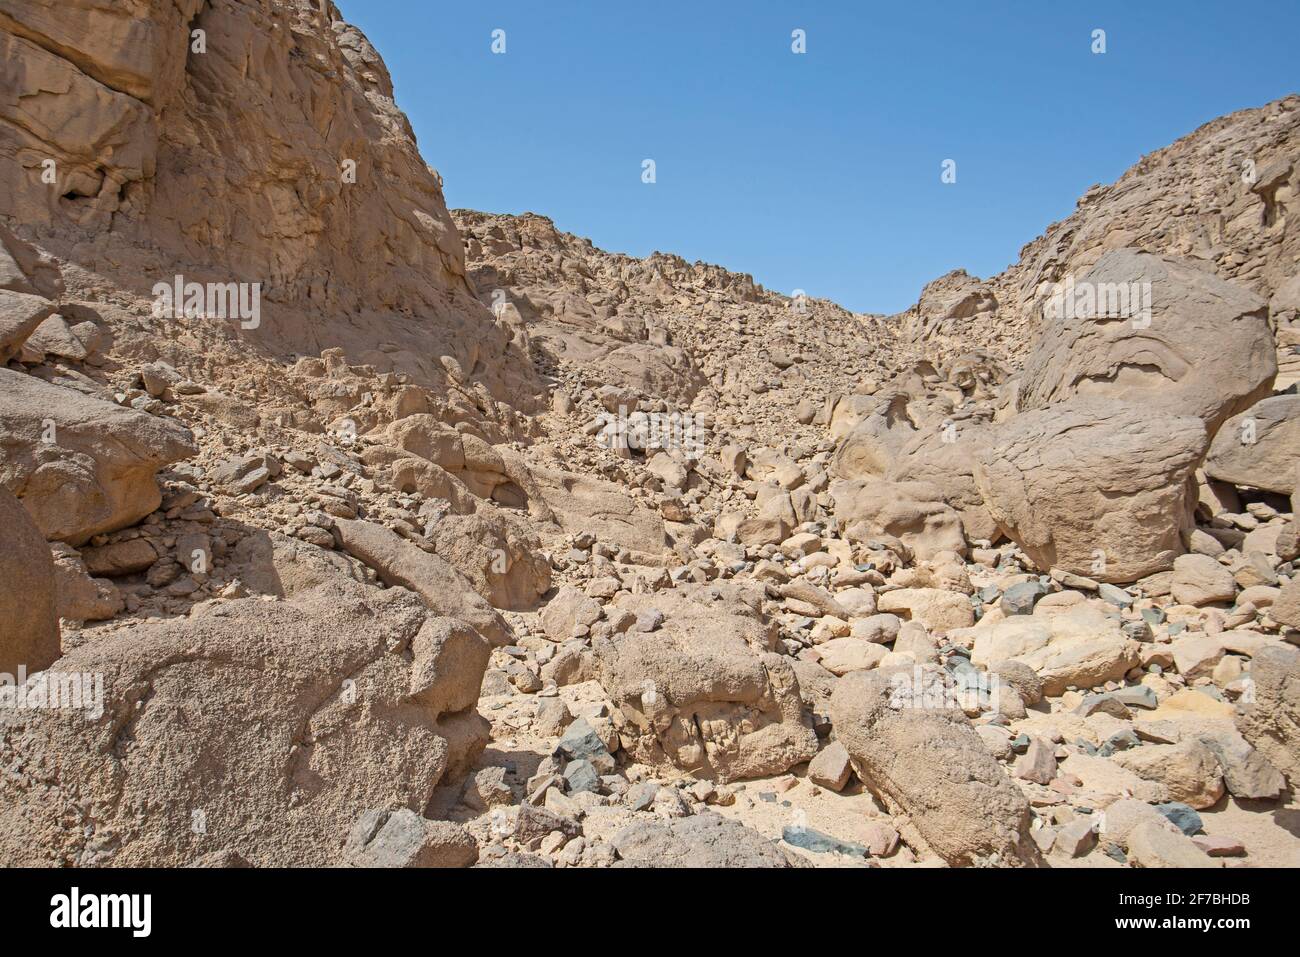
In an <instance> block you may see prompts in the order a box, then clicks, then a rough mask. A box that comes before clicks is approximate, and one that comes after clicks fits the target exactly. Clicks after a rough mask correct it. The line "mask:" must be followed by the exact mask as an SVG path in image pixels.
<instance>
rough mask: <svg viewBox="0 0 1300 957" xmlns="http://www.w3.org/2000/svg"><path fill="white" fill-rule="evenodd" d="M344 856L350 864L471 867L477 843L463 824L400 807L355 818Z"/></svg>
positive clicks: (360, 865)
mask: <svg viewBox="0 0 1300 957" xmlns="http://www.w3.org/2000/svg"><path fill="white" fill-rule="evenodd" d="M343 857H344V859H345V860H346V861H347V863H349V864H350V865H352V866H353V867H470V866H472V865H473V864H474V862H475V861H477V860H478V844H477V842H475V840H474V837H473V835H471V834H470V833H469V831H468V830H467V829H466V828H465V826H464V825H462V824H453V823H451V822H450V821H430V820H428V819H427V818H423V817H420V816H419V815H418V814H416V813H415V812H414V811H412V810H410V809H409V808H404V807H399V808H395V809H392V810H387V809H386V810H369V811H365V812H364V813H363V814H362V815H361V816H360V817H359V818H357V823H356V824H355V825H353V827H352V830H351V831H349V832H348V839H347V842H346V843H345V844H344V845H343Z"/></svg>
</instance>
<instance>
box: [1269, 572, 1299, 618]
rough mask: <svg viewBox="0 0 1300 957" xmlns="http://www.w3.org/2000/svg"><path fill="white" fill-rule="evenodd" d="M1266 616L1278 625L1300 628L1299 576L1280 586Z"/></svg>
mask: <svg viewBox="0 0 1300 957" xmlns="http://www.w3.org/2000/svg"><path fill="white" fill-rule="evenodd" d="M1268 614H1269V617H1270V618H1272V619H1273V620H1274V621H1276V622H1278V623H1280V624H1283V625H1286V626H1288V627H1290V628H1300V576H1296V577H1295V578H1292V579H1291V580H1290V581H1289V582H1287V583H1286V584H1285V585H1283V586H1282V590H1281V591H1280V592H1279V593H1278V595H1277V597H1276V598H1275V599H1274V600H1273V605H1272V607H1271V608H1270V609H1269V612H1268Z"/></svg>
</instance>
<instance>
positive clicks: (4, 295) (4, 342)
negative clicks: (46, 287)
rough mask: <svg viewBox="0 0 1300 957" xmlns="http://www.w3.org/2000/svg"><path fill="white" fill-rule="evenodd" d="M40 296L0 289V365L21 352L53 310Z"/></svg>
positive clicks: (51, 304) (51, 305) (50, 303)
mask: <svg viewBox="0 0 1300 957" xmlns="http://www.w3.org/2000/svg"><path fill="white" fill-rule="evenodd" d="M55 308H56V307H55V305H54V303H52V302H50V301H48V300H47V299H45V298H43V297H41V296H32V295H28V294H26V293H21V292H12V291H9V290H5V289H0V365H4V364H5V363H7V362H8V361H9V360H10V359H12V358H13V357H14V356H16V355H18V353H19V352H20V351H21V350H22V348H23V344H24V343H25V342H26V341H27V340H28V338H29V337H30V336H31V334H32V333H33V332H35V331H36V328H37V327H38V326H40V324H41V323H42V322H44V321H45V319H46V317H47V316H49V315H50V314H51V313H53V312H54V310H55Z"/></svg>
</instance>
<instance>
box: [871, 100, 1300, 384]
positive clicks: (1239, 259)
mask: <svg viewBox="0 0 1300 957" xmlns="http://www.w3.org/2000/svg"><path fill="white" fill-rule="evenodd" d="M1297 151H1300V97H1297V96H1288V97H1285V98H1283V99H1280V100H1277V101H1275V102H1273V103H1270V104H1268V105H1267V106H1264V107H1260V108H1258V109H1250V110H1242V111H1240V112H1237V113H1233V114H1230V115H1228V116H1222V117H1219V118H1218V119H1216V120H1212V121H1210V122H1209V123H1206V124H1205V125H1204V126H1202V127H1200V128H1199V129H1197V130H1195V131H1194V132H1192V133H1189V134H1188V135H1187V136H1184V137H1183V138H1182V139H1180V140H1178V141H1177V142H1175V143H1173V144H1171V145H1170V146H1167V147H1165V148H1164V149H1160V150H1156V151H1155V152H1154V153H1151V154H1150V155H1148V156H1144V157H1143V158H1142V159H1141V160H1140V161H1139V162H1138V163H1137V164H1135V165H1134V166H1133V167H1132V168H1131V169H1129V170H1128V171H1127V172H1126V173H1125V174H1124V175H1123V176H1121V177H1120V178H1119V179H1118V180H1117V181H1116V182H1114V183H1112V184H1110V185H1101V184H1098V185H1096V186H1093V187H1092V188H1091V189H1089V190H1088V192H1087V193H1085V194H1084V195H1083V196H1082V197H1080V198H1079V201H1078V206H1077V208H1076V209H1075V211H1074V212H1073V213H1071V214H1070V215H1069V216H1068V217H1066V218H1065V219H1063V220H1061V221H1060V222H1058V223H1053V224H1052V225H1051V226H1049V227H1048V229H1047V231H1046V232H1045V233H1044V234H1043V235H1042V236H1040V237H1038V238H1037V239H1035V240H1033V241H1032V242H1030V243H1029V244H1028V245H1026V246H1025V247H1024V248H1023V249H1022V250H1021V251H1020V259H1019V261H1017V262H1015V263H1013V264H1012V265H1011V266H1009V267H1008V268H1007V269H1006V270H1005V271H1003V272H1001V273H999V274H998V275H996V276H993V277H991V278H990V279H988V280H984V281H981V280H980V279H978V278H976V277H973V276H970V275H967V274H966V273H965V272H963V271H961V270H958V271H956V272H952V273H949V274H948V275H945V276H943V277H941V278H939V279H936V280H935V281H934V282H932V283H930V284H929V285H928V286H926V288H925V289H924V290H923V291H922V293H921V297H920V299H919V301H918V302H917V304H916V305H915V306H913V307H912V308H911V309H910V310H908V311H907V312H905V313H903V314H902V315H900V316H898V317H895V318H896V320H897V321H898V322H900V324H901V325H902V326H903V327H904V328H905V329H906V330H907V332H906V335H907V337H908V338H909V339H910V340H912V341H914V342H916V343H917V344H918V345H919V346H921V347H922V348H923V349H924V351H925V352H926V354H927V355H928V356H929V357H931V358H939V357H941V356H943V355H951V354H954V353H961V352H965V351H966V350H968V349H969V348H970V347H971V345H972V344H975V345H979V346H982V347H984V348H987V349H989V350H990V351H992V352H994V353H995V354H996V355H998V356H999V357H1001V358H1004V359H1007V360H1010V361H1013V362H1015V361H1019V360H1022V359H1023V358H1024V357H1025V356H1026V355H1027V354H1028V352H1029V350H1030V349H1031V348H1032V346H1033V342H1034V338H1035V336H1036V335H1037V334H1038V332H1039V331H1040V320H1041V318H1042V306H1043V302H1044V299H1045V298H1047V296H1048V295H1050V290H1051V287H1052V285H1053V284H1057V283H1064V282H1065V281H1066V278H1067V277H1069V276H1074V277H1076V278H1077V277H1080V276H1082V275H1083V274H1084V273H1085V272H1087V271H1088V270H1089V269H1090V268H1091V267H1092V266H1093V265H1094V264H1095V263H1096V262H1097V260H1098V259H1099V258H1100V257H1101V256H1102V255H1103V254H1105V253H1106V252H1107V251H1109V250H1114V249H1121V248H1124V247H1126V246H1129V247H1136V248H1140V249H1145V250H1147V251H1150V252H1156V253H1164V254H1167V255H1170V256H1175V257H1178V258H1181V259H1186V260H1190V261H1192V262H1195V263H1196V264H1197V265H1198V266H1199V267H1200V268H1202V269H1205V270H1206V271H1209V272H1213V273H1214V274H1216V275H1218V276H1220V277H1222V278H1224V279H1231V280H1233V281H1234V282H1236V283H1238V284H1240V285H1242V286H1243V287H1245V288H1247V289H1249V290H1250V291H1252V292H1254V293H1256V294H1257V295H1259V296H1260V297H1262V298H1263V299H1264V300H1266V301H1269V300H1273V299H1274V297H1277V298H1276V301H1275V302H1273V312H1274V314H1275V315H1277V316H1278V317H1279V318H1280V320H1281V326H1280V328H1279V329H1278V348H1279V362H1280V363H1281V364H1282V365H1283V367H1284V370H1283V375H1282V378H1281V380H1280V383H1279V384H1280V385H1282V386H1286V385H1290V384H1291V383H1292V382H1295V381H1297V379H1300V359H1296V358H1294V357H1293V349H1292V347H1294V346H1296V345H1300V339H1298V338H1297V336H1300V333H1296V332H1294V331H1293V330H1291V328H1290V327H1291V325H1292V323H1293V322H1294V321H1295V314H1296V309H1297V306H1298V305H1300V288H1297V286H1296V283H1295V278H1294V277H1295V275H1296V263H1297V262H1300V227H1297V224H1296V216H1297V206H1296V204H1297V202H1300V169H1298V168H1297V163H1296V155H1297Z"/></svg>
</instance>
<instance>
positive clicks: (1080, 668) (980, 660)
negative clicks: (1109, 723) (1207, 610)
mask: <svg viewBox="0 0 1300 957" xmlns="http://www.w3.org/2000/svg"><path fill="white" fill-rule="evenodd" d="M971 633H972V634H973V635H974V637H975V643H974V649H973V651H972V653H971V661H972V662H974V663H975V664H976V665H981V666H984V667H987V668H990V669H991V668H992V666H993V664H994V663H1000V662H1003V661H1006V660H1011V661H1018V662H1020V663H1021V664H1024V665H1026V666H1027V667H1029V668H1030V669H1032V670H1033V671H1034V672H1035V673H1036V674H1037V675H1038V676H1039V678H1040V679H1041V681H1042V693H1043V694H1045V695H1049V696H1052V697H1055V696H1056V695H1059V694H1061V693H1062V692H1064V691H1065V690H1066V688H1068V687H1070V686H1071V685H1073V686H1075V687H1079V688H1092V687H1095V686H1097V685H1100V684H1104V683H1105V682H1107V681H1116V680H1119V679H1121V678H1123V677H1124V675H1125V673H1126V672H1128V671H1129V669H1131V668H1133V667H1134V666H1135V665H1136V664H1137V663H1138V645H1137V643H1136V642H1134V641H1130V640H1129V639H1127V638H1125V637H1124V634H1123V632H1121V631H1120V628H1119V623H1118V622H1117V621H1115V620H1114V619H1113V618H1109V617H1107V616H1106V615H1105V614H1104V613H1102V612H1100V611H1098V610H1097V609H1095V608H1093V607H1090V606H1081V607H1077V608H1072V609H1069V610H1067V611H1065V612H1062V613H1060V614H1056V615H1016V616H1014V617H1012V618H1007V619H1004V620H1002V621H996V622H988V623H985V622H983V621H981V622H980V623H979V624H978V625H976V626H975V627H974V628H973V629H972V630H971Z"/></svg>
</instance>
